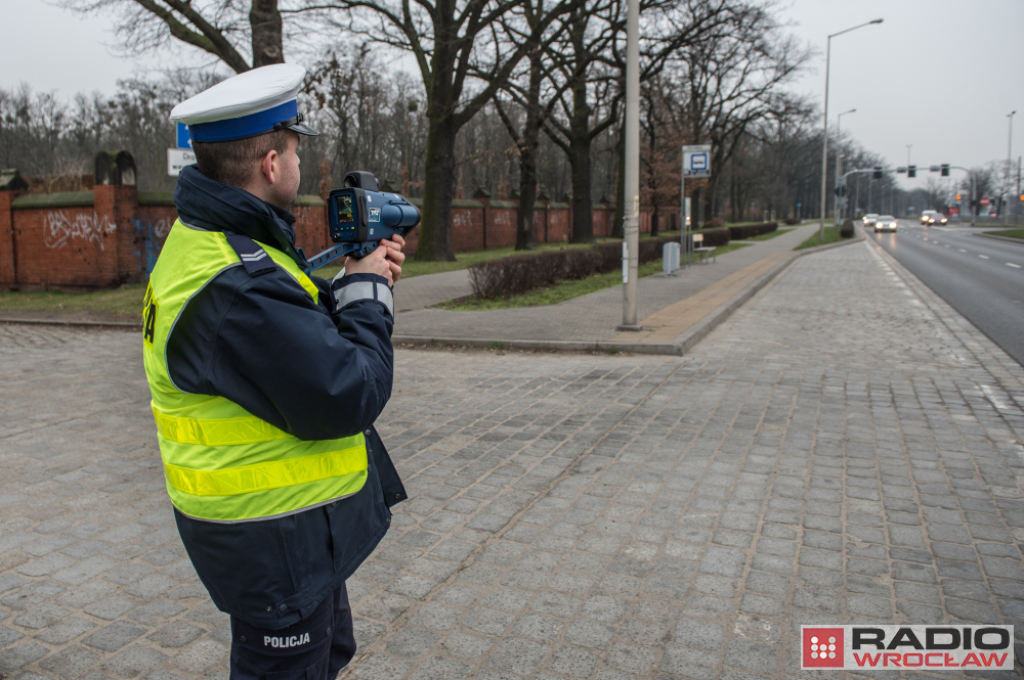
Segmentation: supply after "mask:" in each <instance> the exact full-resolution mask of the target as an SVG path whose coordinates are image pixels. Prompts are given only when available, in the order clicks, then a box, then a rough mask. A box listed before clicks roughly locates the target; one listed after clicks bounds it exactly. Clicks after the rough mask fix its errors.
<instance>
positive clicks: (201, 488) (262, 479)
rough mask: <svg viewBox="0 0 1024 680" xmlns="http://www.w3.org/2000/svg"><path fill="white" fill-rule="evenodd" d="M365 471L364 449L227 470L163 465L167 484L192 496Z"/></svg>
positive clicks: (226, 493) (234, 493) (249, 490)
mask: <svg viewBox="0 0 1024 680" xmlns="http://www.w3.org/2000/svg"><path fill="white" fill-rule="evenodd" d="M365 470H366V447H365V446H353V447H352V448H349V449H345V450H343V451H331V452H329V453H317V454H314V455H312V456H302V457H301V458H288V459H286V460H277V461H272V462H269V463H256V464H254V465H241V466H239V467H232V468H227V469H226V470H192V469H189V468H183V467H178V466H177V465H171V464H170V463H164V473H165V474H166V475H167V483H168V484H170V485H171V486H172V487H174V488H175V489H177V490H178V491H181V492H182V493H187V494H191V495H193V496H238V495H240V494H243V493H253V492H254V491H269V490H270V489H280V488H282V487H286V486H295V485H296V484H308V483H310V482H317V481H320V480H321V479H329V478H331V477H342V476H345V475H351V474H353V473H358V472H363V471H365Z"/></svg>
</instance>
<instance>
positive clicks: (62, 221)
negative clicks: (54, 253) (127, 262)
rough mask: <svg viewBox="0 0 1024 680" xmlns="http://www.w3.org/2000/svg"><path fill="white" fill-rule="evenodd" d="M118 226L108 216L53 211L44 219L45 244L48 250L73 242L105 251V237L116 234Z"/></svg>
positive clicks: (94, 213)
mask: <svg viewBox="0 0 1024 680" xmlns="http://www.w3.org/2000/svg"><path fill="white" fill-rule="evenodd" d="M116 230H117V225H116V224H113V223H111V221H110V220H108V219H107V217H106V215H104V216H103V217H100V216H99V215H97V214H96V211H93V212H92V214H89V213H83V212H79V211H75V212H74V213H72V212H70V211H68V210H51V211H49V212H48V213H46V217H44V218H43V243H45V244H46V247H47V248H63V247H65V246H66V245H68V244H69V243H70V242H72V241H86V242H88V243H93V244H98V245H99V247H100V250H103V237H104V236H106V235H108V234H112V233H114V231H116Z"/></svg>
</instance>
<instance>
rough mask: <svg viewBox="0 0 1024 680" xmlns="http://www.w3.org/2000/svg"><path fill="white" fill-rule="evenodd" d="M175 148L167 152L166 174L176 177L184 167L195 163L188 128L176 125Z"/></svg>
mask: <svg viewBox="0 0 1024 680" xmlns="http://www.w3.org/2000/svg"><path fill="white" fill-rule="evenodd" d="M176 142H177V147H176V148H174V149H168V150H167V174H168V175H170V176H171V177H177V176H178V174H179V173H180V172H181V169H182V168H184V167H185V166H186V165H192V164H193V163H195V162H196V154H195V152H194V151H192V138H191V137H190V136H189V134H188V126H187V125H185V124H184V123H178V129H177V139H176Z"/></svg>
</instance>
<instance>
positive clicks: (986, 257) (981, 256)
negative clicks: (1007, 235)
mask: <svg viewBox="0 0 1024 680" xmlns="http://www.w3.org/2000/svg"><path fill="white" fill-rule="evenodd" d="M978 257H980V258H981V259H983V260H987V259H988V255H978Z"/></svg>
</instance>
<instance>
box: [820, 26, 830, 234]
mask: <svg viewBox="0 0 1024 680" xmlns="http://www.w3.org/2000/svg"><path fill="white" fill-rule="evenodd" d="M831 61H832V36H829V37H828V47H827V48H826V50H825V124H824V125H825V126H824V128H823V129H822V131H821V223H820V224H819V225H818V243H824V242H825V200H826V198H827V196H826V194H825V184H826V182H828V68H829V65H830V63H831Z"/></svg>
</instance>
